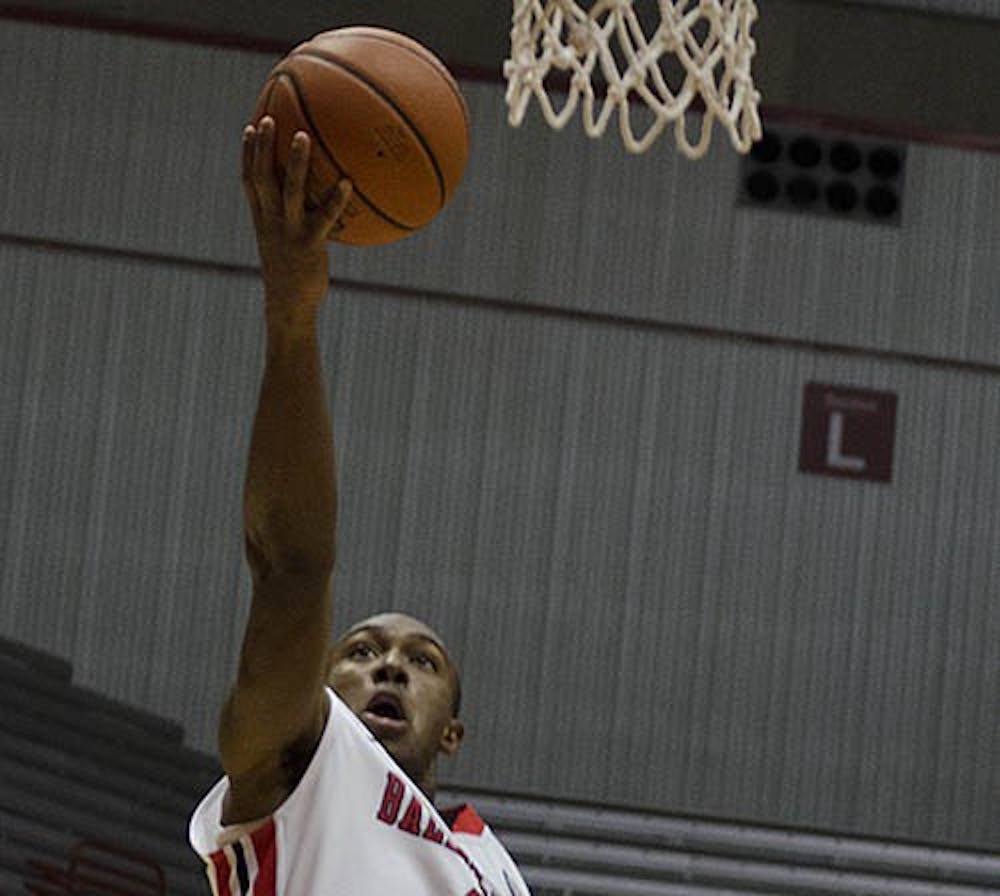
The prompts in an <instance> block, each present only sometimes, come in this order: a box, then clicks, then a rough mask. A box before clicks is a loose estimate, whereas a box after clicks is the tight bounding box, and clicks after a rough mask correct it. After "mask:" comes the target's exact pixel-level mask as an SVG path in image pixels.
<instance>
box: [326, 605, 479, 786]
mask: <svg viewBox="0 0 1000 896" xmlns="http://www.w3.org/2000/svg"><path fill="white" fill-rule="evenodd" d="M329 682H330V686H331V687H332V688H333V689H334V690H335V691H336V692H337V694H338V695H339V696H340V699H341V700H343V701H344V702H345V703H346V704H347V705H348V706H349V707H350V709H351V710H352V711H353V712H354V713H355V715H357V716H358V718H359V719H361V721H362V722H363V723H364V724H365V726H366V727H367V728H368V729H369V730H370V731H371V732H372V734H374V735H375V737H376V738H377V739H378V741H379V742H380V743H381V744H382V745H383V746H384V747H385V748H386V750H387V751H388V752H389V754H390V755H391V756H392V757H393V758H394V759H395V760H396V761H397V762H398V763H399V764H400V765H401V766H402V767H403V769H404V770H405V771H406V772H407V773H408V774H409V775H410V777H411V778H413V780H414V781H415V782H416V783H417V784H418V785H420V786H424V785H425V784H429V785H430V787H431V788H432V787H433V770H434V763H435V761H436V759H437V757H438V756H439V755H441V754H445V755H449V756H450V755H453V754H454V753H455V752H456V751H457V750H458V747H459V745H460V743H461V740H462V733H463V732H462V723H461V722H459V721H458V720H457V719H456V718H454V716H453V712H452V711H453V708H454V701H455V694H456V688H457V685H458V679H457V673H456V671H455V667H454V665H453V664H452V662H451V659H450V658H449V656H448V654H447V652H446V651H445V648H444V646H443V644H442V642H441V640H440V638H438V636H437V635H436V634H435V633H434V631H433V630H431V629H430V628H428V627H427V626H426V625H424V624H423V623H422V622H419V621H418V620H416V619H413V618H412V617H410V616H405V615H403V614H401V613H385V614H382V615H379V616H373V617H371V618H370V619H366V620H364V621H363V622H359V623H358V624H357V625H355V626H353V627H352V628H351V629H350V630H349V631H348V632H347V634H346V635H345V636H344V637H343V638H342V639H341V640H340V641H339V642H338V643H337V644H336V646H335V647H334V649H333V654H332V656H331V664H330V674H329ZM428 776H430V777H428Z"/></svg>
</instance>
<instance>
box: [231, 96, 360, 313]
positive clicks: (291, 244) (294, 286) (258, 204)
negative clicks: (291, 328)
mask: <svg viewBox="0 0 1000 896" xmlns="http://www.w3.org/2000/svg"><path fill="white" fill-rule="evenodd" d="M274 141H275V126H274V120H273V119H272V118H271V117H270V116H265V117H264V118H262V119H261V120H260V121H259V122H258V124H257V126H256V127H254V126H253V125H247V127H246V128H245V129H244V131H243V189H244V192H245V193H246V197H247V202H248V203H249V205H250V211H251V213H252V214H253V223H254V229H255V230H256V232H257V250H258V252H259V254H260V260H261V266H262V269H263V274H264V286H265V292H266V297H267V304H268V308H269V309H273V308H288V309H291V308H294V307H302V308H315V306H317V305H319V304H320V303H321V302H322V301H323V299H324V297H325V296H326V292H327V286H328V283H329V267H328V265H329V262H328V258H327V247H326V237H327V234H328V233H329V232H330V230H331V229H332V228H333V227H334V226H335V225H336V223H337V221H338V220H339V219H340V216H341V215H342V214H343V213H344V210H345V208H346V207H347V203H348V201H349V200H350V198H351V192H352V189H353V187H352V184H351V182H350V181H349V180H348V179H347V178H344V179H342V180H341V181H340V183H339V184H338V185H337V189H336V190H334V191H333V194H332V195H331V196H330V197H329V199H328V200H327V202H326V203H325V204H324V205H323V206H321V207H320V208H317V209H308V208H306V201H305V185H306V173H307V172H308V170H309V152H310V148H311V146H310V139H309V135H308V134H306V133H305V132H304V131H298V132H297V133H296V134H295V136H294V137H293V138H292V146H291V150H290V152H289V156H288V163H287V165H286V166H285V177H284V182H282V181H281V179H280V178H279V176H278V173H277V172H276V170H275V165H274Z"/></svg>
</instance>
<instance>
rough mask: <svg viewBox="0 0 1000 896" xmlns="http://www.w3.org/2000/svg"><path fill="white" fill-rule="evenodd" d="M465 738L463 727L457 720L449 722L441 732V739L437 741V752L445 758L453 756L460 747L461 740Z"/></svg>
mask: <svg viewBox="0 0 1000 896" xmlns="http://www.w3.org/2000/svg"><path fill="white" fill-rule="evenodd" d="M464 737H465V725H463V724H462V723H461V722H460V721H459V720H458V719H451V720H449V722H448V724H446V725H445V726H444V730H443V731H442V732H441V739H440V740H439V741H438V752H440V753H444V755H445V756H454V755H455V754H456V753H457V752H458V748H459V747H460V746H462V738H464Z"/></svg>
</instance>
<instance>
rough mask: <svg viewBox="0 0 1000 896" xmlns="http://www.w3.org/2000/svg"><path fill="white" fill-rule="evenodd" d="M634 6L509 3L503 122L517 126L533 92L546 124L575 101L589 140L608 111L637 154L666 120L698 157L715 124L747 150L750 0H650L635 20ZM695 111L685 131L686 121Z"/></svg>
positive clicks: (752, 96)
mask: <svg viewBox="0 0 1000 896" xmlns="http://www.w3.org/2000/svg"><path fill="white" fill-rule="evenodd" d="M640 2H641V0H592V3H591V6H590V9H589V10H584V9H583V8H582V7H581V6H580V4H579V3H577V2H575V0H514V17H513V20H512V24H511V32H510V36H511V54H510V59H508V60H507V61H506V63H505V64H504V76H505V77H506V78H507V105H508V107H509V120H510V123H511V124H512V125H515V126H516V125H519V124H521V122H522V121H523V119H524V115H525V112H526V111H527V108H528V103H529V102H530V101H531V98H532V97H535V99H537V100H538V103H539V106H540V108H541V110H542V113H543V115H544V116H545V120H546V121H547V122H548V123H549V124H550V125H551V126H552V127H554V128H562V127H563V126H564V125H565V124H566V122H567V121H569V119H570V118H571V117H572V116H573V114H574V112H575V111H576V109H577V106H582V110H583V111H582V117H583V125H584V129H585V130H586V132H587V134H588V135H590V136H591V137H599V136H601V135H602V134H603V133H604V132H605V130H606V128H607V126H608V123H609V122H610V121H611V120H612V118H613V117H614V116H615V115H616V113H617V119H618V126H619V130H620V131H621V136H622V140H623V142H624V144H625V146H626V148H627V149H628V150H629V151H631V152H636V153H639V152H645V151H646V150H647V149H648V148H649V146H650V145H651V144H652V142H653V141H654V140H655V139H656V138H657V137H658V136H659V135H660V134H661V133H662V131H663V130H664V128H666V127H667V125H669V124H673V125H674V133H675V137H676V140H677V145H678V146H679V147H680V149H681V151H682V152H684V154H685V155H687V156H689V157H691V158H698V157H700V156H702V155H704V154H705V152H706V151H707V150H708V146H709V142H710V141H711V137H712V126H713V124H714V122H715V121H719V123H720V124H721V125H722V126H723V127H724V128H725V129H726V130H727V131H728V133H729V136H730V139H731V140H732V143H733V145H734V146H735V147H736V149H737V150H739V151H740V152H747V151H748V150H749V149H750V146H751V144H752V143H753V142H754V141H755V140H758V139H760V135H761V127H760V117H759V114H758V104H759V102H760V93H759V92H758V91H757V90H756V88H755V87H754V83H753V78H752V75H751V69H750V63H751V60H752V59H753V55H754V52H755V50H756V45H755V44H754V41H753V38H752V37H751V35H750V29H751V27H752V26H753V23H754V22H755V21H756V19H757V8H756V6H755V4H754V0H656V5H657V7H658V9H657V10H656V11H655V12H654V13H649V12H646V14H645V15H644V16H643V15H642V13H643V12H644V11H643V10H640V9H638V6H639V3H640ZM643 18H645V19H646V20H647V21H645V22H643V20H642V19H643ZM654 19H655V21H654ZM563 94H564V95H565V101H563V102H562V103H561V104H558V103H554V102H553V98H554V96H558V95H563ZM688 112H691V113H692V115H691V116H688V115H687V113H688ZM697 113H700V114H701V122H700V125H695V126H694V128H693V130H694V135H693V137H692V136H691V135H690V134H689V125H690V122H689V120H688V119H689V118H693V117H694V116H695V115H696V114H697Z"/></svg>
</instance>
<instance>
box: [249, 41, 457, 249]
mask: <svg viewBox="0 0 1000 896" xmlns="http://www.w3.org/2000/svg"><path fill="white" fill-rule="evenodd" d="M264 115H270V116H271V117H272V118H273V119H274V122H275V162H276V165H277V167H278V169H279V172H282V173H283V171H284V166H285V162H286V160H287V158H288V153H289V149H290V147H291V141H292V136H293V135H294V133H295V132H296V131H297V130H303V131H306V132H308V133H309V136H310V138H311V139H312V151H311V155H310V163H309V173H308V176H307V182H306V205H307V207H310V208H315V207H316V206H318V205H321V204H322V203H323V202H324V200H325V199H326V198H327V197H329V196H330V195H331V193H332V191H333V190H334V189H335V188H336V185H337V182H338V181H339V180H340V178H341V177H342V176H346V177H349V178H350V179H351V180H352V181H353V183H354V195H353V196H352V197H351V200H350V203H349V205H348V206H347V209H346V211H345V212H344V215H343V217H342V219H341V222H340V224H339V225H338V227H337V229H336V230H335V232H333V233H331V234H330V239H333V240H336V241H337V242H341V243H347V244H350V245H357V246H371V245H378V244H382V243H390V242H393V241H394V240H398V239H401V238H402V237H405V236H408V235H409V234H411V233H413V232H414V231H416V230H419V229H420V228H422V227H424V226H425V225H427V224H428V223H430V221H431V220H432V219H433V218H434V217H435V216H436V215H437V214H438V212H440V211H441V209H442V208H444V206H445V205H446V204H447V203H448V201H449V200H450V199H451V197H452V196H453V195H454V193H455V189H456V188H457V187H458V184H459V181H460V180H461V179H462V173H463V171H464V170H465V164H466V161H467V159H468V155H469V113H468V109H467V107H466V104H465V99H464V98H463V96H462V92H461V90H460V89H459V86H458V84H457V83H456V82H455V79H454V78H453V77H452V75H451V73H450V72H449V71H448V69H447V68H446V67H445V65H444V64H443V63H442V62H441V61H440V60H439V59H438V58H437V57H436V56H435V55H434V54H433V53H432V52H431V51H430V50H428V49H427V48H426V47H424V46H423V45H421V44H420V43H418V42H417V41H415V40H413V39H412V38H410V37H406V36H405V35H403V34H398V33H396V32H394V31H388V30H386V29H383V28H372V27H350V28H338V29H336V30H334V31H325V32H323V33H321V34H317V35H316V36H314V37H312V38H310V39H309V40H308V41H306V42H304V43H302V44H299V45H298V46H297V47H295V48H294V49H293V50H292V51H291V52H290V53H289V54H288V55H287V56H285V57H284V58H283V59H282V60H281V61H280V62H279V63H278V64H277V65H276V66H275V67H274V68H273V69H272V70H271V72H270V74H269V75H268V77H267V80H266V82H265V83H264V86H263V88H262V89H261V92H260V95H259V97H258V99H257V105H256V108H255V110H254V116H253V120H254V122H257V121H259V120H260V119H261V117H262V116H264Z"/></svg>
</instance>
